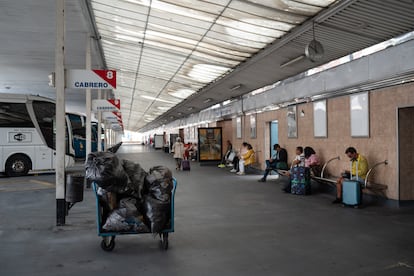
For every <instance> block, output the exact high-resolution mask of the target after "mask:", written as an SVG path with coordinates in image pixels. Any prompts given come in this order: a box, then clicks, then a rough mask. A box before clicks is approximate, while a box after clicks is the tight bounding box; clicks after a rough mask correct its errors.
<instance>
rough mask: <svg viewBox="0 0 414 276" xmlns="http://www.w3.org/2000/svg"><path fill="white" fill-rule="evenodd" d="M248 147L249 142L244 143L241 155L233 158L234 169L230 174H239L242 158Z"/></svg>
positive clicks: (240, 151)
mask: <svg viewBox="0 0 414 276" xmlns="http://www.w3.org/2000/svg"><path fill="white" fill-rule="evenodd" d="M247 145H248V144H247V142H243V143H242V145H241V148H240V150H239V153H238V154H237V155H236V156H235V157H234V158H233V169H231V170H230V172H239V163H240V162H239V161H240V157H241V156H243V155H244V154H246V152H247Z"/></svg>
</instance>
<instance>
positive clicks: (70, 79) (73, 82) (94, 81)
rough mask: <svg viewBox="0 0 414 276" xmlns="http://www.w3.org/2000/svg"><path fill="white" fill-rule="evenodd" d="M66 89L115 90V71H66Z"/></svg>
mask: <svg viewBox="0 0 414 276" xmlns="http://www.w3.org/2000/svg"><path fill="white" fill-rule="evenodd" d="M66 87H67V88H74V89H116V71H115V70H82V69H74V70H67V71H66Z"/></svg>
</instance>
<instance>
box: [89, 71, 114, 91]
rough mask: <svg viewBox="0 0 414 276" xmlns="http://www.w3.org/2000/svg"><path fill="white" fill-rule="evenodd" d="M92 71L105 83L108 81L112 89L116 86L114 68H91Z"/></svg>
mask: <svg viewBox="0 0 414 276" xmlns="http://www.w3.org/2000/svg"><path fill="white" fill-rule="evenodd" d="M92 71H94V72H95V74H97V75H98V76H99V77H101V78H102V79H103V80H105V81H106V82H107V83H109V84H110V85H111V86H112V87H113V88H114V89H115V88H116V71H115V70H92Z"/></svg>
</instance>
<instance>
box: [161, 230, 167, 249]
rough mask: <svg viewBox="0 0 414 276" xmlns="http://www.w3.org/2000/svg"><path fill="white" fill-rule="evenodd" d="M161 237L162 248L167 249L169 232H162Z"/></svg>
mask: <svg viewBox="0 0 414 276" xmlns="http://www.w3.org/2000/svg"><path fill="white" fill-rule="evenodd" d="M160 238H161V240H160V245H161V248H162V249H164V250H167V249H168V233H162V234H161V233H160Z"/></svg>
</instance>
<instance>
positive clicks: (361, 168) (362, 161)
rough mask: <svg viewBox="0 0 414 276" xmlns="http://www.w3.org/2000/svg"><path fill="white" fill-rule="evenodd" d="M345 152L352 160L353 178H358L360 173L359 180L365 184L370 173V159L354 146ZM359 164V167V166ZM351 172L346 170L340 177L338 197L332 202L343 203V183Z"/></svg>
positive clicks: (337, 186)
mask: <svg viewBox="0 0 414 276" xmlns="http://www.w3.org/2000/svg"><path fill="white" fill-rule="evenodd" d="M345 154H346V155H347V156H348V157H349V159H350V160H351V162H352V179H353V180H356V179H357V177H356V175H357V174H358V182H360V183H361V185H364V184H365V178H366V177H367V173H368V161H367V159H366V158H365V157H364V156H362V155H361V154H359V153H358V152H357V151H356V149H355V148H354V147H349V148H347V149H346V150H345ZM357 164H358V168H357ZM350 174H351V172H350V171H347V170H345V173H344V174H343V176H341V177H340V178H338V180H337V181H336V199H335V200H334V201H333V202H332V203H334V204H336V203H341V202H342V183H343V182H344V179H346V178H348V179H349V177H350V176H349V175H350Z"/></svg>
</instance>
